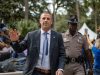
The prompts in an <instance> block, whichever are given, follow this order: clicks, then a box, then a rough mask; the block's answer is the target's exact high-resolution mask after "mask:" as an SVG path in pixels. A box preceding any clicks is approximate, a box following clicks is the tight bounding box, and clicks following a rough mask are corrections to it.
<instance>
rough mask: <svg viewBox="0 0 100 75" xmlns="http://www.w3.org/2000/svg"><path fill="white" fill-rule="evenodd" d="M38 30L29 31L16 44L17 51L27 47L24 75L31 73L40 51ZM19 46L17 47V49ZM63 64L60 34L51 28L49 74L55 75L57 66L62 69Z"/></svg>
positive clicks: (63, 57) (62, 47) (63, 50)
mask: <svg viewBox="0 0 100 75" xmlns="http://www.w3.org/2000/svg"><path fill="white" fill-rule="evenodd" d="M40 34H41V31H40V30H36V31H32V32H29V33H28V34H27V35H26V37H25V39H24V40H23V41H22V42H21V43H20V45H18V44H17V45H16V47H17V51H18V52H20V51H22V50H25V49H26V48H27V49H28V56H27V60H26V68H25V72H24V75H32V72H33V70H34V67H35V66H36V64H37V61H38V58H39V52H40ZM18 48H19V49H18ZM14 49H16V48H14ZM64 64H65V49H64V45H63V39H62V35H61V34H59V33H57V32H55V31H53V30H51V41H50V68H51V75H55V71H56V70H57V69H58V68H61V69H63V68H64Z"/></svg>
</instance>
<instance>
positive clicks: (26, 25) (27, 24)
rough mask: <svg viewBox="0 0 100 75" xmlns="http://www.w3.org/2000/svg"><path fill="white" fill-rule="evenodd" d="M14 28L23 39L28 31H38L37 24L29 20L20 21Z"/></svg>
mask: <svg viewBox="0 0 100 75" xmlns="http://www.w3.org/2000/svg"><path fill="white" fill-rule="evenodd" d="M16 27H17V29H18V30H19V32H20V33H21V36H22V37H25V35H26V34H27V33H28V32H29V31H33V30H36V29H38V24H37V23H36V22H33V21H32V20H29V21H26V20H21V21H18V22H17V23H16Z"/></svg>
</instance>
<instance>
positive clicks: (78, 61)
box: [66, 56, 83, 64]
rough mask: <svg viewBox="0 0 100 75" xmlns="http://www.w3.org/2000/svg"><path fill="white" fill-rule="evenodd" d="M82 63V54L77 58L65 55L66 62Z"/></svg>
mask: <svg viewBox="0 0 100 75" xmlns="http://www.w3.org/2000/svg"><path fill="white" fill-rule="evenodd" d="M75 62H77V63H82V62H83V57H82V56H79V57H77V58H75V57H66V64H68V63H75Z"/></svg>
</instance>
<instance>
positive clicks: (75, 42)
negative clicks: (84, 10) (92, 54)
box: [63, 15, 88, 75]
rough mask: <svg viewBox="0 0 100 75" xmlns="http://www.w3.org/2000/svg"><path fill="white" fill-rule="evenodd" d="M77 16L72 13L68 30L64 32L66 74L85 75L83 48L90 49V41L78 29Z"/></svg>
mask: <svg viewBox="0 0 100 75" xmlns="http://www.w3.org/2000/svg"><path fill="white" fill-rule="evenodd" d="M77 26H78V20H77V16H75V15H72V16H70V19H69V20H68V28H69V29H68V30H67V31H66V32H65V33H64V34H63V40H64V46H65V50H66V65H65V70H64V75H85V72H84V67H83V64H82V63H83V61H82V59H83V58H82V48H84V49H85V51H88V43H87V41H86V39H85V38H84V37H83V35H82V34H81V33H79V32H78V29H77Z"/></svg>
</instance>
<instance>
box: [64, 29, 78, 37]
mask: <svg viewBox="0 0 100 75" xmlns="http://www.w3.org/2000/svg"><path fill="white" fill-rule="evenodd" d="M65 34H66V35H71V34H70V32H69V29H68V30H67V31H66V32H65ZM75 35H78V31H76V33H75ZM75 35H74V36H75Z"/></svg>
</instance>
